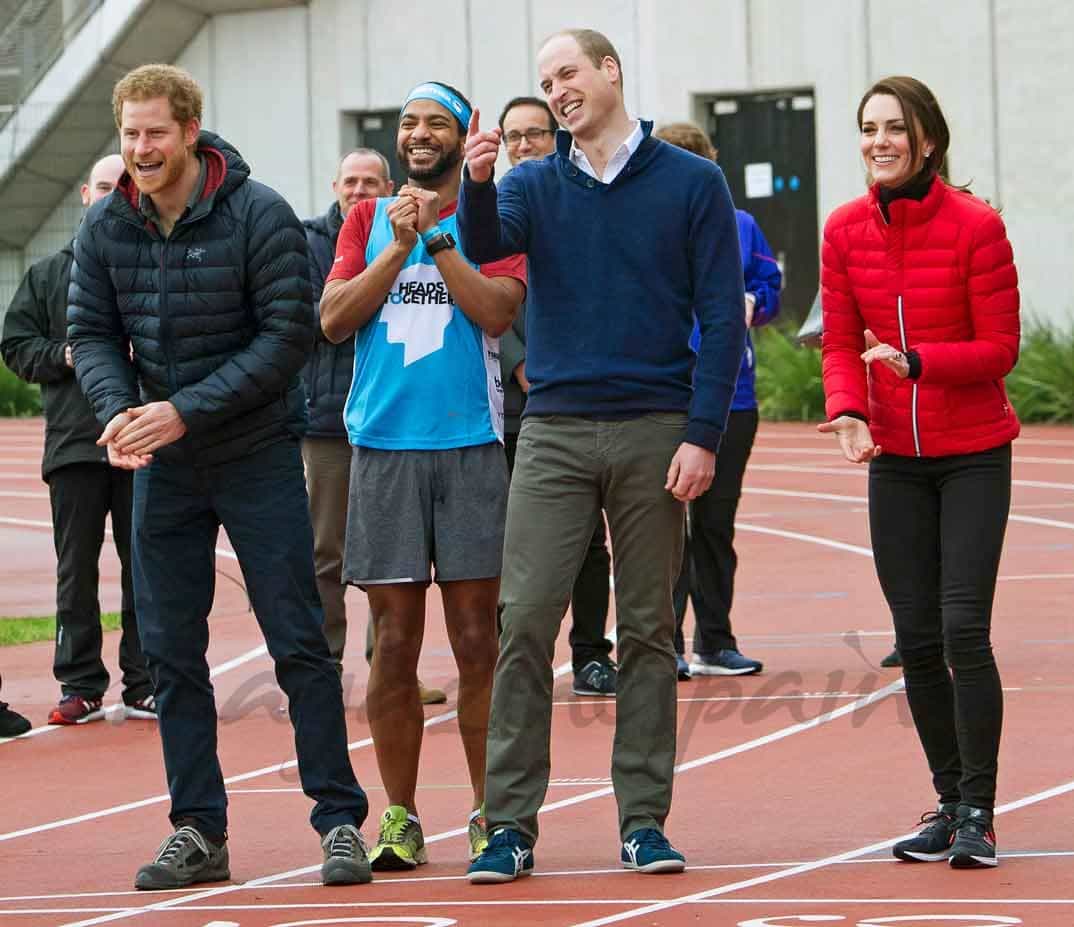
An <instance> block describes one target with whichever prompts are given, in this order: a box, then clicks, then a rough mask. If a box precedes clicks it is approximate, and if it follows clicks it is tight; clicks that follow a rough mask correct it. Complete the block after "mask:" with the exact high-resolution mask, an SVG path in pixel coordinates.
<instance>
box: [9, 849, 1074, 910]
mask: <svg viewBox="0 0 1074 927" xmlns="http://www.w3.org/2000/svg"><path fill="white" fill-rule="evenodd" d="M1002 856H1003V859H1005V860H1007V859H1049V858H1052V857H1055V858H1069V857H1072V856H1074V850H1015V851H1012V852H1005V853H1003V854H1002ZM807 862H808V861H807V860H783V861H778V860H777V861H773V862H767V863H710V864H702V865H695V864H693V863H691V864H690V872H723V871H733V870H740V869H786V868H788V867H790V866H802V865H805V864H806V863H807ZM833 865H837V866H898V865H899V860H897V859H895V858H894V857H892V856H886V857H870V858H857V859H847V860H842V861H841V862H839V863H834V864H833ZM595 875H605V876H622V877H623V878H625V879H635V878H636V877H637V876H636V874H635V873H633V872H631V871H630V870H628V869H623V868H622V867H621V866H619V867H616V868H615V869H610V868H608V869H545V870H541V871H540V872H534V873H533V878H534V879H538V880H539V879H549V878H556V879H562V878H576V879H577V878H587V877H589V876H595ZM466 881H467V878H466V876H465V875H443V876H416V875H411V874H409V873H407V874H406V875H404V876H401V877H399V878H391V877H385V876H379V875H378V876H377V879H376V882H375V884H376V885H378V886H383V885H414V884H416V883H432V882H466ZM321 887H322V885H321V883H320V882H319V881H317V882H274V883H272V884H271V885H262V886H259V888H260V889H261V890H263V891H266V892H286V891H292V890H293V889H296V888H321ZM189 892H190V889H189V888H169V889H159V890H157V891H152V892H147V891H138V890H135V889H130V890H124V891H114V892H58V893H56V894H54V895H9V896H7V897H0V904H11V903H14V902H26V901H47V902H59V901H77V900H79V899H83V898H125V897H130V896H133V897H138V898H143V899H144V898H145V897H147V896H149V895H178V894H186V893H189ZM616 900H619V899H616ZM660 900H663V899H659V898H656V899H653V901H654V902H656V901H660ZM756 900H757V901H758V902H759V901H760V900H761V899H756ZM876 900H877V901H878V902H879V901H885V900H888V899H876ZM923 900H924V899H923ZM928 900H933V899H928ZM978 900H980V899H978ZM990 900H992V899H990ZM753 901H754V899H749V898H723V899H713V900H712V901H709V902H699V904H700V903H709V904H715V903H717V902H719V903H722V904H731V903H734V904H750V903H753ZM1022 901H1026V902H1027V903H1033V902H1032V901H1031V900H1030V899H1021V898H1019V899H1010V900H1009V903H1011V904H1016V903H1020V902H1022ZM623 903H626V902H623ZM997 903H1000V902H999V901H997ZM1062 903H1067V904H1074V899H1072V900H1070V901H1064V902H1062ZM79 910H85V909H79ZM107 910H111V911H117V912H118V911H120V910H133V908H131V907H130V906H126V907H124V906H121V905H113V906H112V907H111V908H109V909H107ZM7 913H10V912H8V911H0V914H7Z"/></svg>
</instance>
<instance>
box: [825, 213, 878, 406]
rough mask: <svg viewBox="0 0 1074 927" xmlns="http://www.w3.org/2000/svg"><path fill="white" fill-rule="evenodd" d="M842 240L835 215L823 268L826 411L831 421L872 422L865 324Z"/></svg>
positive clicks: (827, 231) (827, 230)
mask: <svg viewBox="0 0 1074 927" xmlns="http://www.w3.org/2000/svg"><path fill="white" fill-rule="evenodd" d="M839 238H840V234H839V227H838V224H837V222H836V221H835V217H834V216H833V217H830V218H829V219H828V222H827V223H826V225H825V227H824V244H823V247H822V248H821V269H820V287H821V307H822V310H823V313H824V336H823V340H822V342H821V344H822V348H821V352H822V375H823V379H824V397H825V401H824V412H825V414H826V415H827V416H828V419H829V420H831V419H833V418H836V417H838V416H840V415H842V414H844V413H846V412H853V413H855V414H857V415H858V416H860V417H861V418H863V419H864V420H866V421H868V418H869V384H868V380H867V379H866V373H865V364H864V362H863V361H862V359H861V353H862V351H864V350H865V334H864V333H865V322H864V321H863V320H862V317H861V313H860V312H859V311H858V305H857V302H856V301H855V299H854V294H853V293H852V291H851V289H850V279H849V277H848V276H847V271H846V257H845V255H844V254H843V253H842V252H841V251H840V249H839V244H838V242H839Z"/></svg>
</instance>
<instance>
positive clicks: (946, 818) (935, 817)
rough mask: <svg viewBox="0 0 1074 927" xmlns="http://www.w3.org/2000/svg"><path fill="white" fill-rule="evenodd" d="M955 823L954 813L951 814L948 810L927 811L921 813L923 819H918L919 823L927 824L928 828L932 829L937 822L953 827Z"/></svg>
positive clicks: (926, 827)
mask: <svg viewBox="0 0 1074 927" xmlns="http://www.w3.org/2000/svg"><path fill="white" fill-rule="evenodd" d="M955 823H956V821H955V817H954V815H950V814H948V813H947V812H946V811H926V812H925V813H924V814H923V815H921V820H920V821H918V824H919V825H920V824H924V825H925V829H926V830H932V828H934V827H935V826H936V825H937V824H942V825H943V826H944V827H947V828H953V827H954V825H955Z"/></svg>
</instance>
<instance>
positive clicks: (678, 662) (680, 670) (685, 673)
mask: <svg viewBox="0 0 1074 927" xmlns="http://www.w3.org/2000/svg"><path fill="white" fill-rule="evenodd" d="M675 672H676V674H677V675H678V677H679V682H687V681H688V680H689V679H690V664H689V663H687V662H686V658H685V657H684V656H683V655H682V654H681V653H680V654H679V655H678V656H677V657H676V658H675Z"/></svg>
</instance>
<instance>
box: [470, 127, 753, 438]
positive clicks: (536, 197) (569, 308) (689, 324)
mask: <svg viewBox="0 0 1074 927" xmlns="http://www.w3.org/2000/svg"><path fill="white" fill-rule="evenodd" d="M642 125H643V127H644V129H645V135H646V137H645V140H644V141H643V142H642V143H641V145H640V146H639V147H638V150H637V151H636V152H635V153H634V154H633V156H632V157H631V158H630V161H629V162H628V163H627V165H626V167H624V168H623V170H622V172H621V173H620V174H619V175H618V176H617V177H616V178H615V180H613V181H612V182H611V183H610V184H604V183H601V182H600V181H598V180H594V179H593V178H592V177H589V176H588V175H587V174H586V173H584V172H583V171H580V170H579V169H578V168H577V167H575V166H574V165H573V164H572V163H571V161H570V158H569V156H568V153H569V151H570V145H571V137H570V135H568V134H567V133H566V132H563V131H560V132H559V133H558V135H557V138H556V147H557V151H556V152H555V153H554V154H552V155H550V156H549V157H547V158H545V159H544V160H542V161H525V162H523V163H522V164H519V165H518V166H517V167H515V168H514V169H513V170H512V171H511V172H510V173H509V174H507V176H506V177H504V178H503V180H502V181H501V182H500V184H499V188H498V189H497V187H496V185H495V184H494V183H493V182H492V181H491V180H489V181H488V182H486V183H480V184H479V183H475V182H474V181H472V180H470V178H469V175H468V174H467V175H465V178H464V182H463V185H462V189H461V191H460V195H459V206H458V213H457V215H458V231H459V234H460V237H461V239H462V248H463V251H464V252H465V253H466V255H467V256H468V257H469V258H470V259H471V260H474V261H477V262H478V263H482V264H486V263H489V262H491V261H493V260H497V259H499V258H502V257H505V256H506V255H509V254H514V253H519V252H524V253H525V254H526V257H527V260H528V264H529V266H528V277H529V288H528V291H527V295H526V377H527V378H528V379H529V381H530V384H531V387H530V392H529V397H528V399H527V403H526V415H578V416H590V417H594V418H628V417H632V416H637V415H644V414H646V413H650V412H688V413H689V424H688V426H687V430H686V435H685V440H686V441H688V442H689V443H691V444H696V445H699V446H701V447H705V448H709V449H710V450H716V449H717V448H718V447H719V443H720V437H721V435H722V434H723V430H724V425H725V423H726V421H727V413H728V410H729V408H730V404H731V397H732V395H733V394H734V391H735V380H736V378H737V376H738V369H739V365H740V364H741V362H742V352H743V349H744V346H745V338H746V326H745V319H744V317H743V316H744V310H743V291H742V259H741V257H740V254H739V242H738V225H737V222H736V219H735V210H734V206H733V205H732V203H731V195H730V193H729V192H728V189H727V183H726V181H725V180H724V177H723V172H722V171H721V170H720V169H719V168H718V167H717V166H716V165H715V164H713V163H712V162H711V161H707V160H705V159H703V158H699V157H697V156H695V155H692V154H690V153H688V152H686V151H683V150H681V149H679V148H676V147H674V146H672V145H669V144H667V143H665V142H662V141H660V140H658V139H655V138H652V137H651V136H650V134H649V133H650V132H651V130H652V123H649V122H643V123H642ZM695 315H696V318H697V320H698V322H699V324H700V326H701V349H700V352H699V354H698V355H695V354H694V352H693V350H692V349H691V348H690V333H691V331H692V330H693V327H694V318H695ZM695 359H696V370H695Z"/></svg>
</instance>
